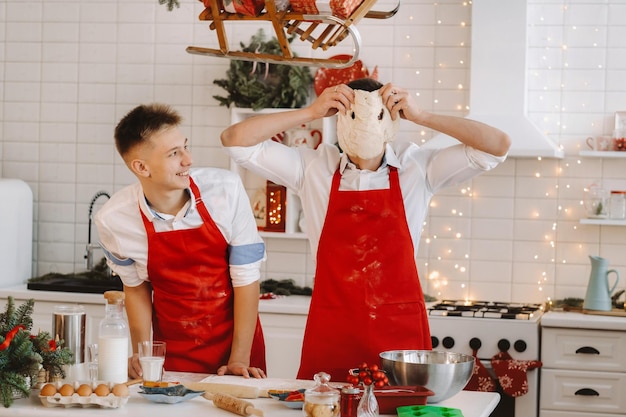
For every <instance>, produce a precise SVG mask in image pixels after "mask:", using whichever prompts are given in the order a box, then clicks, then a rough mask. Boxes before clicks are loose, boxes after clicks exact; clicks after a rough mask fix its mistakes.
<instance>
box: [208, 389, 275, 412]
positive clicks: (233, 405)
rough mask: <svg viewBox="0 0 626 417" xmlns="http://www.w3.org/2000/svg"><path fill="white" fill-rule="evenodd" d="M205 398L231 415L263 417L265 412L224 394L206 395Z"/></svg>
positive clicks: (244, 401)
mask: <svg viewBox="0 0 626 417" xmlns="http://www.w3.org/2000/svg"><path fill="white" fill-rule="evenodd" d="M204 398H206V399H208V400H211V401H213V404H215V406H216V407H219V408H221V409H222V410H226V411H230V412H231V413H235V414H239V415H240V416H251V415H255V416H259V417H263V410H259V409H258V408H255V407H254V404H252V403H251V402H250V401H246V400H242V399H239V398H236V397H233V396H232V395H229V394H224V393H219V392H218V393H215V394H211V393H208V392H207V393H205V394H204Z"/></svg>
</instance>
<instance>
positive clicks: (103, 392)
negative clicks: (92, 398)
mask: <svg viewBox="0 0 626 417" xmlns="http://www.w3.org/2000/svg"><path fill="white" fill-rule="evenodd" d="M93 392H94V393H95V394H96V395H97V396H98V397H106V396H107V395H109V394H110V393H111V390H110V389H109V386H108V385H107V384H99V385H98V386H97V387H96V389H95V390H93Z"/></svg>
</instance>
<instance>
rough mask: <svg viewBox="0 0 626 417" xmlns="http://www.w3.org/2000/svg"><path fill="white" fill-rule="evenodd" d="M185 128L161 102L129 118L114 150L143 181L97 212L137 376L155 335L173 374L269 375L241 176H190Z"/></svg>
mask: <svg viewBox="0 0 626 417" xmlns="http://www.w3.org/2000/svg"><path fill="white" fill-rule="evenodd" d="M180 123H181V117H180V115H179V114H178V113H177V112H176V111H174V110H173V109H171V108H170V107H169V106H166V105H163V104H150V105H141V106H138V107H136V108H135V109H133V110H132V111H130V112H129V113H128V114H127V115H126V116H124V118H122V120H121V121H120V122H119V124H118V125H117V127H116V128H115V144H116V147H117V150H118V152H119V154H120V155H121V157H122V158H123V160H124V162H125V163H126V165H127V166H128V168H129V169H130V170H131V171H132V173H133V174H135V176H136V177H137V179H138V180H139V182H138V183H135V184H132V185H130V186H127V187H125V188H124V189H122V190H120V191H119V192H117V193H115V194H114V195H113V196H112V197H111V199H110V200H109V201H107V203H106V204H105V205H104V206H103V207H102V208H101V209H100V210H99V211H98V212H97V214H96V216H95V223H96V225H97V227H98V233H99V237H100V240H101V244H102V247H103V249H104V250H105V253H106V255H107V259H108V264H109V266H110V267H111V269H112V270H113V271H114V272H116V273H117V274H118V275H119V276H120V278H121V279H122V281H123V283H124V293H125V294H126V312H127V315H128V322H129V325H130V333H131V340H132V344H133V350H134V352H135V354H134V355H133V356H132V357H131V358H129V376H130V377H131V378H137V377H140V376H141V367H140V365H139V360H138V358H137V354H136V352H137V343H138V342H140V341H142V340H151V339H154V340H164V341H166V342H167V353H166V359H165V369H166V370H169V371H187V372H203V373H217V374H220V375H222V374H226V373H230V374H235V375H243V376H244V377H246V378H248V377H250V376H253V377H256V378H260V377H265V345H264V340H263V333H262V330H261V326H260V322H259V319H258V300H259V283H258V280H259V277H260V271H259V268H260V264H261V262H262V261H263V260H264V259H265V245H264V243H263V241H262V239H261V237H260V236H259V234H258V232H257V227H256V223H255V221H254V217H253V215H252V210H251V208H250V203H249V200H248V197H247V195H246V193H245V190H244V189H243V186H242V184H241V181H240V180H239V177H238V176H237V175H236V174H234V173H232V172H230V171H226V170H222V169H217V168H204V169H197V170H191V165H192V158H191V153H190V152H189V148H188V146H189V144H188V139H187V138H186V137H185V135H183V133H182V132H181V131H180V129H179V125H180ZM151 331H152V333H153V334H151Z"/></svg>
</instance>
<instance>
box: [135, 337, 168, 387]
mask: <svg viewBox="0 0 626 417" xmlns="http://www.w3.org/2000/svg"><path fill="white" fill-rule="evenodd" d="M138 352H139V363H140V364H141V371H142V372H143V381H144V383H145V382H159V381H161V379H162V377H163V363H164V362H165V342H161V341H156V340H155V341H151V340H145V341H143V342H139V349H138Z"/></svg>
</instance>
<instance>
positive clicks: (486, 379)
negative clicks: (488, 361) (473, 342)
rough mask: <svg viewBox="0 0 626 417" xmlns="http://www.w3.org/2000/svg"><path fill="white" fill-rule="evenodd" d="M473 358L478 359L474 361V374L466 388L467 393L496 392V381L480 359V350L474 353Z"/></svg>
mask: <svg viewBox="0 0 626 417" xmlns="http://www.w3.org/2000/svg"><path fill="white" fill-rule="evenodd" d="M472 356H474V358H476V360H475V361H474V372H472V377H471V378H470V380H469V382H468V383H467V385H465V388H463V389H464V390H466V391H483V392H495V390H496V381H495V380H494V378H493V376H491V374H490V373H489V370H488V369H487V368H485V365H483V363H482V362H481V361H480V359H478V350H476V349H474V350H473V351H472Z"/></svg>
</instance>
